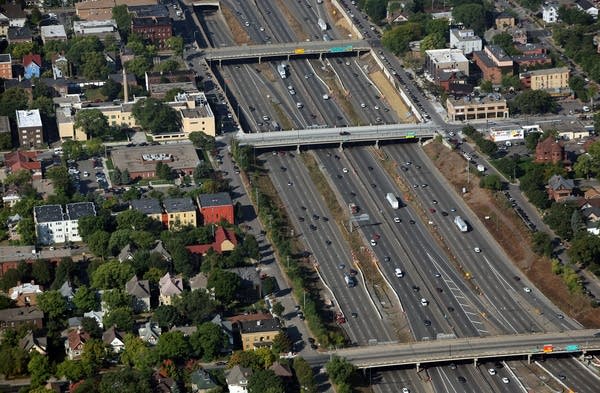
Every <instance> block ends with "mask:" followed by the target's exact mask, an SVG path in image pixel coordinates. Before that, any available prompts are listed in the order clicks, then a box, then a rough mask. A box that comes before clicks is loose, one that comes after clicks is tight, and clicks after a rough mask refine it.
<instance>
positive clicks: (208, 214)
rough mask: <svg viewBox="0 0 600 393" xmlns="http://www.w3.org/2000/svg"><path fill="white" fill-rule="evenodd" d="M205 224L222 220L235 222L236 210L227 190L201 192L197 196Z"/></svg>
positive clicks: (217, 222) (230, 222)
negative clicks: (214, 192)
mask: <svg viewBox="0 0 600 393" xmlns="http://www.w3.org/2000/svg"><path fill="white" fill-rule="evenodd" d="M196 200H197V202H198V206H199V207H200V216H201V217H202V223H203V225H208V224H219V223H220V222H221V220H225V221H227V222H228V223H229V224H234V223H235V221H234V211H233V202H232V200H231V196H230V195H229V194H228V193H226V192H219V193H216V194H200V195H198V197H197V199H196Z"/></svg>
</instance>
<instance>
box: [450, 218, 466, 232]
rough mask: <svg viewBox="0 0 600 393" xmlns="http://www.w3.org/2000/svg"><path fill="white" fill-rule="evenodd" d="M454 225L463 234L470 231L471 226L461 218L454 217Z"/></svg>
mask: <svg viewBox="0 0 600 393" xmlns="http://www.w3.org/2000/svg"><path fill="white" fill-rule="evenodd" d="M454 223H455V224H456V226H457V227H458V229H459V230H460V231H461V232H467V231H468V230H469V226H468V225H467V223H466V222H465V220H463V219H462V217H461V216H456V217H454Z"/></svg>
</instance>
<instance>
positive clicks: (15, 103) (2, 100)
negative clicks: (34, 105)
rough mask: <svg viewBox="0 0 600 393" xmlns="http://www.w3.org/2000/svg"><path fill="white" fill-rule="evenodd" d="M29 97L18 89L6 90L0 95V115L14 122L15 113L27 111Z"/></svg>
mask: <svg viewBox="0 0 600 393" xmlns="http://www.w3.org/2000/svg"><path fill="white" fill-rule="evenodd" d="M28 106H29V97H28V96H27V93H26V92H25V90H23V89H20V88H18V87H11V88H8V89H6V90H5V91H4V93H2V95H0V115H1V116H8V117H10V118H11V119H12V120H15V116H16V111H17V110H23V109H27V107H28Z"/></svg>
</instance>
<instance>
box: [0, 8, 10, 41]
mask: <svg viewBox="0 0 600 393" xmlns="http://www.w3.org/2000/svg"><path fill="white" fill-rule="evenodd" d="M9 29H10V20H9V19H8V17H7V16H6V15H3V14H2V13H0V37H6V36H8V30H9Z"/></svg>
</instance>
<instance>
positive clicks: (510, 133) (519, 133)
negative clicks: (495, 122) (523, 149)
mask: <svg viewBox="0 0 600 393" xmlns="http://www.w3.org/2000/svg"><path fill="white" fill-rule="evenodd" d="M490 138H491V139H492V141H494V142H504V141H511V140H514V139H523V138H525V133H524V131H523V129H522V128H521V127H519V126H515V127H510V128H494V127H492V128H490Z"/></svg>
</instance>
